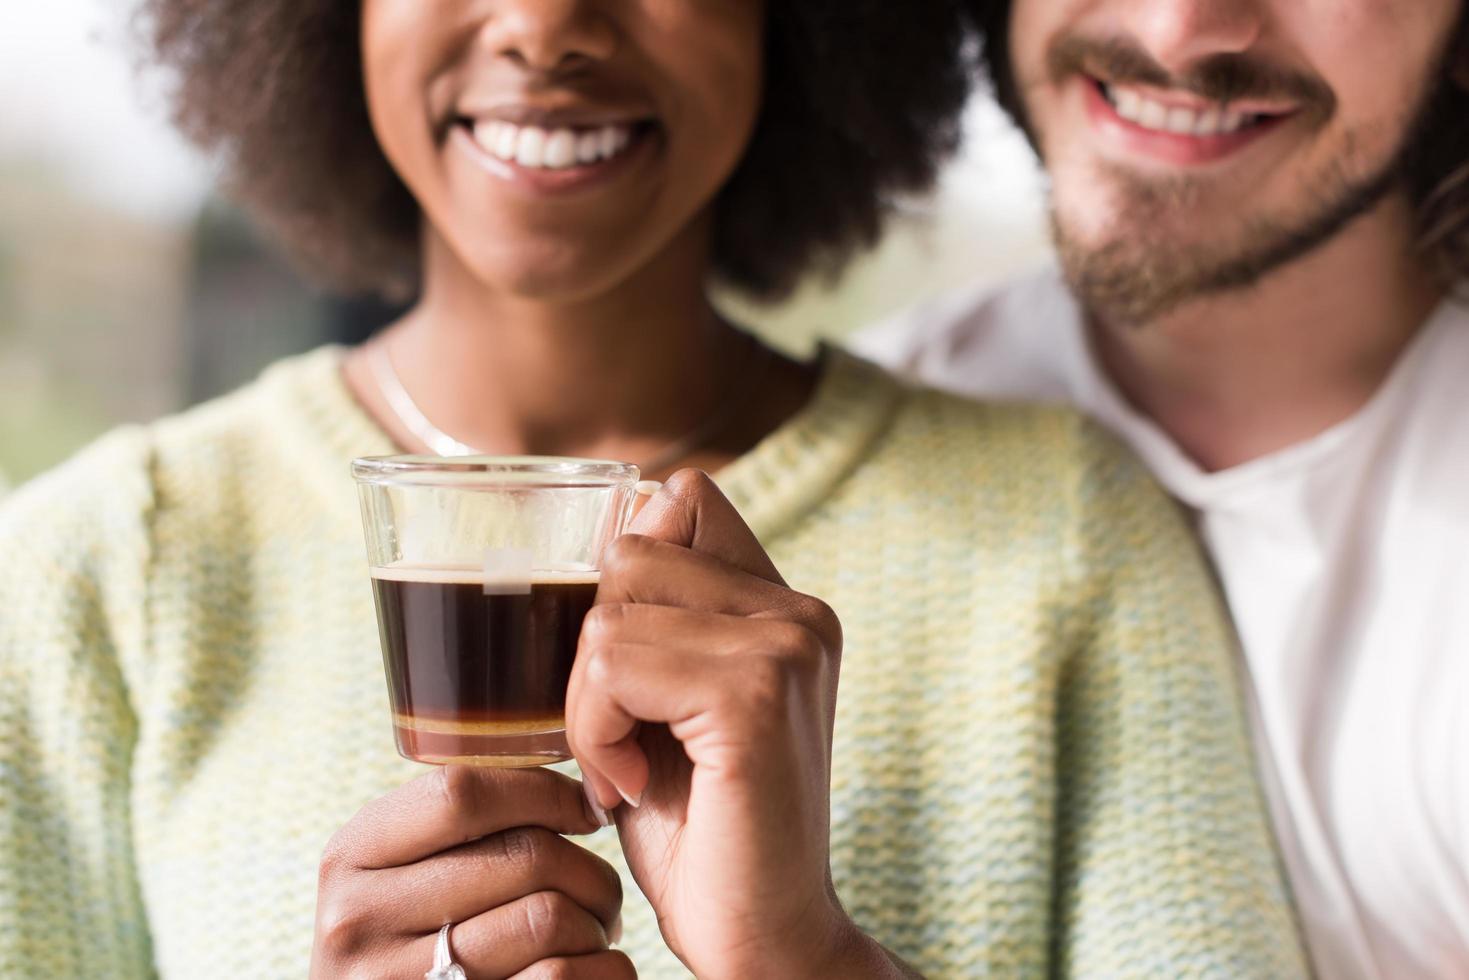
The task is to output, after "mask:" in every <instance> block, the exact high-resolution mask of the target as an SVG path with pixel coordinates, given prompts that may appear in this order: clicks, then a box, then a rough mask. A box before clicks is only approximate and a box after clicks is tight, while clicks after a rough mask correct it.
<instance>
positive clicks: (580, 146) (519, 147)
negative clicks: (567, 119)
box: [472, 119, 636, 170]
mask: <svg viewBox="0 0 1469 980" xmlns="http://www.w3.org/2000/svg"><path fill="white" fill-rule="evenodd" d="M635 130H636V126H635V125H632V124H625V123H612V124H608V125H604V126H560V127H556V128H554V129H552V128H546V127H541V126H518V125H516V124H515V123H512V122H505V121H503V120H499V119H488V120H481V121H478V122H476V123H474V126H473V130H472V132H473V134H474V139H475V142H476V143H478V144H479V145H480V146H481V147H482V148H483V149H484V151H485V152H486V153H489V154H490V155H491V156H494V157H496V158H498V159H500V160H504V161H505V162H507V163H509V162H512V161H513V162H514V163H516V164H518V165H520V166H522V167H527V168H530V169H534V170H566V169H570V168H572V167H577V166H587V165H591V164H595V163H599V162H601V161H603V160H610V159H612V158H613V157H615V156H617V154H619V153H622V152H623V151H625V150H626V149H627V148H628V147H629V146H630V145H631V144H632V141H633V133H634V131H635Z"/></svg>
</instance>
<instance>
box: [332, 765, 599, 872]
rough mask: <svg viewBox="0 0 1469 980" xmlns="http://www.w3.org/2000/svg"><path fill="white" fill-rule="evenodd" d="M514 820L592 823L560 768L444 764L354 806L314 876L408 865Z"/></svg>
mask: <svg viewBox="0 0 1469 980" xmlns="http://www.w3.org/2000/svg"><path fill="white" fill-rule="evenodd" d="M522 826H538V827H545V828H547V829H549V830H554V831H555V832H557V833H560V834H590V833H592V832H593V831H595V830H596V829H597V828H598V826H599V824H598V823H597V821H596V819H595V818H594V817H593V816H592V813H591V809H590V807H589V806H588V805H587V801H586V799H585V797H584V796H583V795H582V789H581V786H580V785H579V784H578V783H577V781H576V780H574V779H572V778H570V777H569V776H564V775H562V774H561V773H557V772H551V771H549V770H544V769H479V768H471V767H468V766H444V767H442V768H440V769H435V770H433V771H432V772H429V773H426V774H424V775H423V776H420V777H419V778H417V779H414V780H412V781H411V782H408V783H405V784H404V785H402V786H400V787H399V788H398V789H396V790H394V791H393V792H392V793H389V794H388V795H387V796H384V797H381V798H379V799H376V800H373V801H372V802H371V803H369V804H367V805H366V806H364V807H363V808H362V809H361V810H359V811H358V813H357V815H356V816H354V817H353V818H352V819H351V820H350V821H349V822H348V823H347V824H346V825H345V826H343V827H342V829H341V830H339V831H337V833H336V834H335V835H334V836H333V837H332V839H331V841H330V842H329V843H328V844H327V848H326V852H325V854H324V855H323V857H322V866H321V868H322V875H323V877H327V876H330V875H332V874H335V873H337V872H341V871H350V870H354V869H381V868H392V867H399V866H402V865H407V864H412V863H414V862H415V861H419V860H421V859H423V858H426V857H428V856H429V855H431V854H437V853H438V852H439V851H444V850H447V849H449V848H451V847H457V846H458V845H460V844H464V843H467V842H469V841H472V840H476V839H478V838H480V837H484V836H486V835H488V834H493V833H498V832H499V831H502V830H507V829H509V828H511V827H522Z"/></svg>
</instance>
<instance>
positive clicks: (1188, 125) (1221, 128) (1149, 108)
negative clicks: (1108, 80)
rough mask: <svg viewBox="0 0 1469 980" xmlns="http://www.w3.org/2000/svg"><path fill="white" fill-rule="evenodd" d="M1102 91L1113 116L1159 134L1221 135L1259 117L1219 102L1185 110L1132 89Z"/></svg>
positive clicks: (1107, 88) (1236, 129) (1253, 121)
mask: <svg viewBox="0 0 1469 980" xmlns="http://www.w3.org/2000/svg"><path fill="white" fill-rule="evenodd" d="M1102 91H1103V92H1105V93H1106V96H1107V101H1108V102H1110V103H1112V108H1113V109H1116V110H1117V115H1119V116H1121V117H1122V118H1123V119H1126V120H1127V121H1128V122H1131V123H1136V124H1137V125H1139V126H1141V127H1142V128H1143V129H1153V130H1157V131H1158V132H1160V133H1180V134H1187V135H1192V136H1222V135H1224V134H1225V133H1233V132H1236V131H1238V130H1240V129H1243V128H1244V127H1245V126H1247V125H1251V124H1253V123H1256V122H1259V120H1260V117H1259V116H1254V115H1250V114H1248V113H1243V112H1234V111H1232V110H1230V108H1229V107H1228V106H1226V105H1224V104H1222V103H1221V104H1219V105H1213V106H1210V107H1209V108H1207V109H1189V108H1186V107H1184V106H1168V105H1164V104H1163V103H1161V102H1156V101H1154V100H1152V99H1150V98H1148V97H1147V96H1145V95H1143V94H1142V93H1140V92H1137V91H1135V90H1133V89H1128V88H1114V87H1111V86H1107V87H1104V88H1103V90H1102Z"/></svg>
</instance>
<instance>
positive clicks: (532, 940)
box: [311, 766, 636, 980]
mask: <svg viewBox="0 0 1469 980" xmlns="http://www.w3.org/2000/svg"><path fill="white" fill-rule="evenodd" d="M597 826H598V824H597V821H596V819H595V818H594V817H593V816H592V814H591V812H590V808H589V807H588V806H587V802H586V799H585V798H584V796H583V793H582V788H581V786H580V784H578V783H577V782H576V781H575V780H573V779H569V778H567V777H566V776H563V775H561V774H560V773H555V772H550V771H547V770H503V769H471V768H466V767H462V766H449V767H446V768H443V769H437V770H435V771H433V772H430V773H428V774H426V775H424V776H422V777H420V778H418V779H415V780H413V781H412V782H410V783H408V784H406V785H404V786H402V787H400V788H399V789H398V790H396V791H395V792H393V793H390V794H388V795H387V796H384V797H382V798H380V799H377V800H374V801H373V802H371V803H369V804H368V805H367V806H365V807H363V808H362V809H361V810H360V811H359V812H358V813H357V815H356V816H355V817H353V818H352V819H351V821H349V822H348V823H347V824H346V825H345V826H343V827H342V829H341V830H339V831H338V832H337V833H336V834H335V835H334V836H333V837H332V840H331V843H329V844H328V845H327V848H326V852H325V854H324V856H323V857H322V861H321V869H320V886H319V889H318V893H317V902H316V937H315V940H314V943H313V947H312V951H311V975H312V977H316V978H326V977H332V978H338V977H365V976H374V977H377V976H383V977H387V976H392V977H421V976H423V974H424V972H425V971H427V970H428V969H429V967H431V966H432V965H433V962H434V945H435V942H436V940H437V935H438V932H439V929H440V928H441V927H442V926H444V925H445V924H446V923H453V925H454V928H453V931H452V933H451V941H452V948H453V953H454V959H455V961H456V962H458V963H459V964H460V965H461V966H463V967H464V970H465V972H466V973H467V974H468V975H469V976H470V977H473V978H474V980H489V978H493V977H510V976H515V977H526V978H529V977H541V976H545V977H552V976H554V977H561V978H572V977H587V978H592V977H595V978H597V980H608V978H611V980H618V978H626V977H634V976H636V974H635V972H634V970H633V967H632V963H631V962H630V961H629V960H628V959H627V957H626V956H624V955H623V954H622V953H620V952H617V951H615V950H609V949H608V948H607V944H608V940H609V934H610V933H615V931H616V929H617V928H618V926H617V922H618V921H619V909H620V908H621V906H622V889H621V885H620V883H619V882H618V878H617V872H616V871H614V870H613V869H612V867H611V866H610V865H608V864H607V863H606V862H605V861H603V860H602V859H601V858H598V857H596V856H595V855H593V854H591V853H590V852H588V851H586V850H584V849H582V848H580V847H578V846H576V845H575V844H573V843H571V842H570V841H568V840H567V839H566V838H564V837H562V836H561V835H562V834H586V833H591V832H592V831H594V830H596V829H597ZM614 938H615V937H614Z"/></svg>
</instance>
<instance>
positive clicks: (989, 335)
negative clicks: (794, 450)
mask: <svg viewBox="0 0 1469 980" xmlns="http://www.w3.org/2000/svg"><path fill="white" fill-rule="evenodd" d="M973 5H974V8H975V11H976V15H977V18H978V20H979V21H980V26H981V28H982V30H983V31H984V33H985V46H986V52H987V55H988V62H989V68H990V70H991V72H992V75H993V81H994V83H995V87H996V90H997V92H998V94H999V97H1000V99H1001V101H1002V102H1003V103H1004V104H1005V105H1006V107H1007V108H1008V109H1009V110H1010V111H1011V113H1012V114H1013V115H1014V116H1015V118H1016V119H1017V121H1018V122H1020V124H1021V125H1022V126H1023V127H1024V129H1025V131H1026V133H1027V134H1028V136H1029V137H1030V139H1031V142H1032V144H1033V145H1034V146H1035V147H1036V149H1037V151H1038V153H1039V154H1040V157H1041V159H1042V162H1043V163H1044V165H1045V167H1046V170H1047V171H1048V173H1049V176H1050V181H1051V210H1052V220H1053V226H1054V232H1055V241H1056V245H1057V253H1058V256H1059V266H1058V267H1056V268H1050V269H1046V270H1043V271H1041V272H1040V273H1039V274H1037V275H1034V276H1032V277H1030V278H1028V279H1026V280H1023V281H1021V282H1018V283H1015V284H1013V285H1011V286H1009V287H1006V288H1004V289H1002V290H1000V291H999V292H990V293H983V294H981V293H975V292H973V291H971V292H968V293H965V294H959V295H956V296H952V297H949V298H947V299H944V300H941V301H939V302H937V303H935V304H933V305H931V306H929V307H927V308H924V309H921V310H919V311H916V312H914V313H912V314H909V315H906V316H904V317H901V318H899V319H898V320H896V321H894V322H892V323H890V324H886V325H884V326H882V327H879V328H877V329H875V330H874V331H872V332H870V333H869V334H867V335H866V336H865V337H863V338H862V339H861V340H860V341H859V344H858V346H859V348H861V349H863V350H865V351H866V352H867V353H869V354H871V355H873V356H876V357H877V358H878V359H879V360H883V361H885V362H887V363H888V364H890V365H896V366H899V367H901V368H903V369H905V370H907V371H908V372H909V373H912V374H915V375H918V376H921V377H922V378H924V379H925V380H927V381H929V382H931V383H937V384H939V385H941V386H944V387H948V388H951V389H954V390H958V391H961V392H965V393H968V394H973V395H984V396H988V397H1020V398H1027V399H1041V400H1059V401H1067V402H1071V403H1073V404H1077V405H1080V406H1081V407H1083V408H1085V409H1087V410H1088V411H1090V412H1091V413H1092V414H1093V415H1095V416H1096V417H1097V418H1099V419H1100V420H1101V421H1102V422H1104V423H1105V424H1107V425H1108V426H1109V427H1111V428H1112V429H1114V430H1115V431H1116V432H1117V433H1119V434H1120V435H1121V436H1122V437H1123V438H1124V439H1126V440H1127V441H1128V442H1129V443H1131V445H1132V446H1133V448H1134V449H1136V450H1137V451H1138V452H1139V453H1140V454H1141V455H1142V456H1143V457H1144V458H1145V459H1146V460H1147V461H1148V463H1149V464H1150V465H1151V467H1152V469H1153V471H1154V473H1155V474H1156V475H1157V477H1158V478H1159V479H1160V481H1161V482H1162V483H1163V484H1164V485H1165V486H1166V487H1167V488H1168V489H1169V490H1170V491H1171V492H1172V493H1173V494H1174V496H1175V497H1176V498H1178V500H1179V501H1181V502H1182V503H1183V504H1184V505H1185V506H1187V507H1188V508H1189V509H1190V511H1191V512H1192V513H1193V514H1194V515H1195V518H1196V523H1197V527H1198V530H1199V532H1200V535H1201V537H1202V538H1203V541H1204V543H1205V544H1206V546H1207V547H1208V549H1209V550H1210V552H1211V554H1212V556H1213V559H1214V561H1215V564H1216V566H1217V569H1218V572H1219V576H1220V579H1221V582H1222V585H1223V587H1224V590H1225V592H1226V595H1227V598H1228V599H1229V602H1230V605H1231V608H1232V610H1233V612H1234V615H1235V619H1236V622H1237V625H1238V627H1239V632H1240V635H1241V639H1242V646H1243V652H1244V659H1245V664H1246V666H1247V669H1248V674H1249V678H1250V695H1251V698H1250V700H1251V710H1252V715H1253V721H1254V725H1255V737H1256V743H1257V749H1258V753H1259V757H1260V769H1261V775H1262V780H1263V783H1264V785H1265V789H1266V795H1267V797H1268V800H1269V803H1270V805H1271V808H1272V811H1273V816H1274V819H1275V824H1276V830H1277V836H1278V839H1279V844H1280V849H1281V855H1282V858H1283V860H1284V862H1285V865H1286V867H1287V870H1288V871H1289V873H1290V876H1291V880H1292V884H1293V887H1294V891H1295V895H1296V899H1297V902H1298V905H1299V909H1300V914H1301V919H1302V924H1303V927H1304V929H1305V932H1306V935H1307V938H1308V941H1309V943H1310V946H1311V948H1312V953H1313V956H1314V959H1315V963H1316V967H1317V969H1318V971H1319V972H1320V974H1321V975H1322V976H1325V977H1331V978H1392V980H1407V978H1415V977H1435V978H1441V977H1450V976H1454V977H1460V976H1469V762H1466V760H1469V602H1466V600H1465V597H1466V595H1469V555H1466V552H1469V401H1466V399H1465V397H1464V391H1465V389H1466V387H1469V305H1466V302H1465V300H1464V299H1463V296H1464V290H1465V285H1466V279H1469V14H1466V10H1465V7H1464V5H1463V3H1462V2H1461V0H1227V2H1226V0H1014V2H1013V3H998V2H995V3H984V2H981V0H974V4H973Z"/></svg>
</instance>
